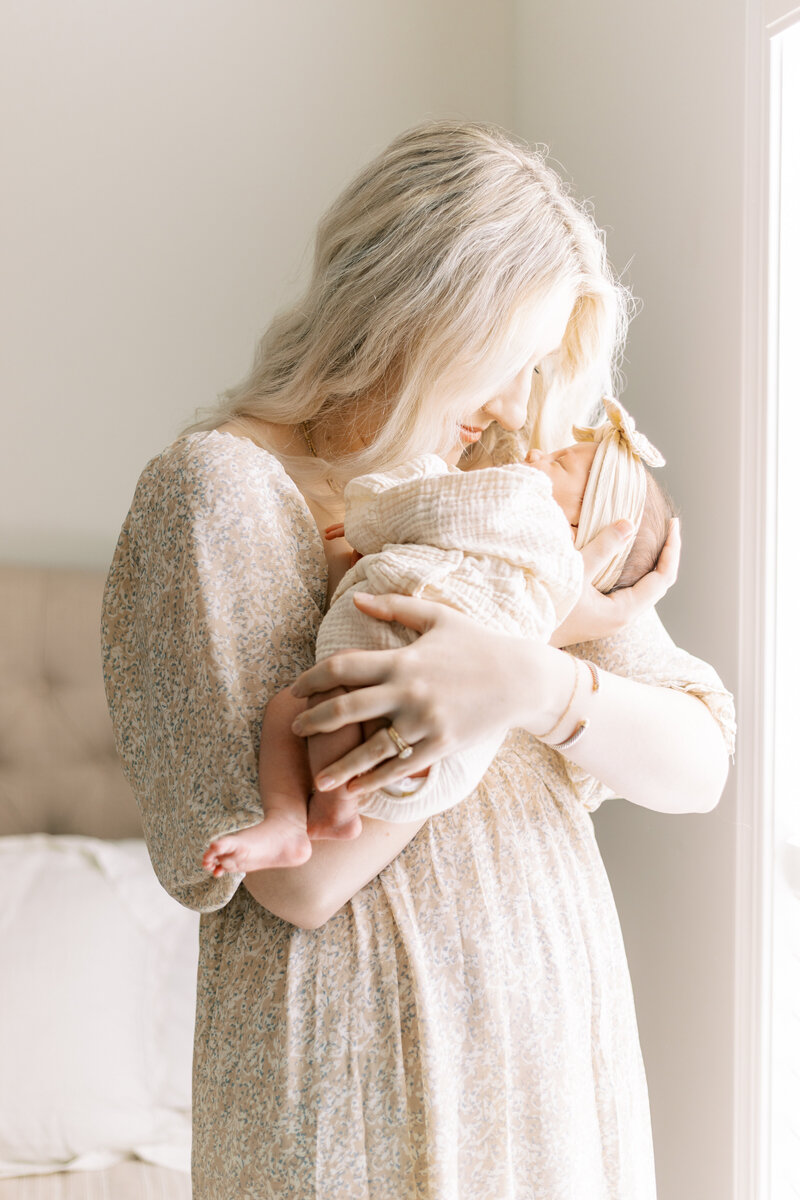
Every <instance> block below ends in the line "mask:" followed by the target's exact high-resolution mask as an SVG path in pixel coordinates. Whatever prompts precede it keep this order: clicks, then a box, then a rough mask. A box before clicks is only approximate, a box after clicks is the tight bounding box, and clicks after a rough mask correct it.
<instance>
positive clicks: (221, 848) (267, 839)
mask: <svg viewBox="0 0 800 1200" xmlns="http://www.w3.org/2000/svg"><path fill="white" fill-rule="evenodd" d="M310 857H311V842H310V841H309V838H308V834H307V832H306V830H305V827H304V826H303V827H301V826H300V825H298V823H297V822H296V821H295V820H293V819H292V817H290V816H287V814H286V813H284V812H281V811H280V810H277V811H273V812H269V813H267V815H266V816H265V817H264V820H263V821H259V823H258V825H251V826H250V827H249V828H248V829H240V830H238V832H236V833H226V834H224V835H223V836H222V837H219V838H217V839H216V840H215V841H213V842H212V843H211V845H210V846H209V847H208V849H207V850H206V852H205V854H204V855H203V866H204V867H205V869H206V871H210V872H211V874H212V875H214V876H217V877H219V876H220V875H224V874H225V873H226V872H227V871H245V872H247V871H262V870H264V869H265V868H267V867H299V866H300V864H301V863H304V862H306V861H307V859H309V858H310Z"/></svg>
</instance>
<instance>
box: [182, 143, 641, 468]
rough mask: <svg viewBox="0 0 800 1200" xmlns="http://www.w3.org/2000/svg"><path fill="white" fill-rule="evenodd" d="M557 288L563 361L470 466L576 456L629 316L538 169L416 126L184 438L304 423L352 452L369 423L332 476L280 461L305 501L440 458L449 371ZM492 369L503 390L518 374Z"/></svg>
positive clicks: (564, 203)
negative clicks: (574, 445)
mask: <svg viewBox="0 0 800 1200" xmlns="http://www.w3.org/2000/svg"><path fill="white" fill-rule="evenodd" d="M564 285H566V286H567V287H570V288H572V289H573V294H574V295H575V304H574V307H573V310H572V314H571V316H570V319H569V322H568V325H567V330H566V334H565V337H564V340H563V342H562V344H561V346H560V347H559V349H558V350H557V351H555V352H554V353H553V354H551V355H548V357H547V358H546V359H544V360H543V361H542V362H541V363H540V364H539V374H537V375H535V376H534V384H533V389H532V394H531V399H530V407H529V417H528V421H527V423H526V425H525V428H524V429H523V430H522V431H521V432H520V433H519V434H516V435H514V436H509V435H503V433H502V432H501V431H499V429H498V427H497V426H496V425H493V426H492V427H491V428H490V430H489V431H487V433H486V434H485V435H484V438H483V439H482V445H481V446H479V447H478V448H476V447H472V448H471V451H470V453H469V454H468V455H467V459H469V458H470V456H471V457H472V458H473V459H474V458H475V457H476V456H477V457H478V458H480V457H486V458H487V459H488V460H489V461H509V460H513V459H516V458H522V457H524V454H525V453H526V451H527V449H528V448H529V447H530V446H531V445H538V446H541V447H542V448H543V449H545V450H547V449H551V448H554V447H555V446H558V445H562V444H564V443H565V441H568V440H570V439H571V433H570V431H571V427H572V425H573V423H587V422H588V421H590V420H592V419H593V418H594V416H595V414H596V410H597V406H598V404H599V400H600V397H601V395H603V394H608V392H609V389H613V386H614V382H615V373H616V370H617V368H618V365H619V362H620V359H621V352H622V347H623V344H624V341H625V335H626V332H627V325H628V319H629V315H630V298H629V295H628V292H627V291H626V289H625V288H623V287H622V286H621V285H620V284H619V282H618V281H617V280H616V279H615V277H614V275H613V274H612V272H611V270H610V267H609V265H608V262H607V257H606V249H605V240H604V236H603V234H602V232H601V231H599V230H598V228H597V227H596V225H595V223H594V221H593V219H592V217H591V216H590V215H589V213H588V212H587V211H586V209H585V208H584V207H582V206H581V205H579V204H578V203H577V202H576V201H575V200H574V199H572V198H571V197H570V195H569V194H568V191H567V188H566V186H565V184H564V183H563V182H562V180H561V179H560V178H559V176H558V175H557V174H556V172H555V171H554V170H553V169H552V168H551V167H550V166H548V164H547V162H546V159H545V154H544V152H543V151H541V150H539V149H534V148H531V147H529V146H528V145H526V144H525V143H524V142H522V141H520V140H518V139H517V138H514V137H512V136H510V135H509V134H507V133H505V132H503V131H502V130H500V129H497V128H494V127H492V126H489V125H483V124H473V123H461V122H455V121H431V122H426V123H425V124H423V125H419V126H417V127H415V128H413V129H410V130H409V131H408V132H406V133H403V134H401V135H400V136H399V137H398V138H396V139H395V140H394V141H393V142H392V143H391V144H390V145H389V146H388V147H387V149H386V150H385V151H384V152H383V153H382V154H381V155H379V156H378V158H376V159H375V160H374V161H373V162H371V163H370V164H369V165H368V166H366V167H365V168H364V170H363V171H362V172H361V173H360V174H359V175H358V176H357V177H356V179H354V180H353V182H352V183H351V184H350V185H349V187H347V188H346V189H345V191H344V192H343V193H342V195H341V196H340V197H339V199H338V200H336V202H335V203H334V204H333V206H332V207H331V208H330V209H329V210H328V212H327V213H326V214H325V216H324V217H323V218H322V221H321V222H320V225H319V228H318V232H317V238H316V245H315V253H314V261H313V268H312V272H311V279H310V282H309V284H308V287H307V290H306V292H305V295H304V296H303V297H302V298H301V299H300V300H299V301H298V302H297V303H296V304H295V305H294V306H293V307H291V308H290V309H288V311H286V312H283V313H282V314H279V315H278V316H276V317H275V319H274V320H273V321H272V323H271V324H270V326H269V328H268V329H267V331H266V333H265V334H264V336H263V338H262V339H261V342H260V344H259V346H258V350H257V353H256V357H255V362H254V364H253V368H252V370H251V372H250V374H249V375H248V376H247V377H246V378H245V379H244V380H243V381H242V382H241V383H239V384H238V385H237V386H236V387H234V388H232V389H231V390H230V391H228V392H226V393H225V394H224V395H223V396H222V397H221V399H220V402H219V404H218V405H217V407H216V408H215V409H213V410H212V411H211V413H210V415H209V416H208V417H207V418H206V419H203V420H198V421H197V422H196V423H195V424H194V425H192V426H191V427H190V428H189V429H188V430H185V431H184V432H185V433H187V432H192V431H195V430H198V429H214V428H216V427H218V426H220V425H222V424H223V423H225V422H228V421H236V422H238V423H240V424H244V425H245V426H247V423H248V422H249V421H252V420H253V419H256V420H261V421H267V422H270V423H273V424H276V425H283V426H298V425H301V424H302V423H303V422H307V429H308V430H309V432H310V433H311V435H312V437H314V441H315V444H316V443H317V442H318V441H324V432H325V430H326V429H327V430H335V431H336V435H337V437H339V436H340V435H341V434H344V435H345V437H343V438H341V440H342V441H347V440H348V438H349V440H350V442H351V443H352V442H357V441H358V439H357V437H355V436H353V437H349V435H350V434H353V435H355V434H357V433H358V431H359V428H361V429H363V427H364V425H363V423H364V418H365V415H367V414H368V417H369V425H370V429H371V433H370V438H369V444H367V445H361V446H358V448H356V449H352V448H351V449H350V450H349V451H348V452H345V453H342V454H341V455H338V456H337V457H335V458H328V459H322V458H319V459H310V458H309V457H303V458H302V459H300V458H297V457H289V456H287V455H280V454H279V455H278V457H279V458H281V459H282V461H283V462H284V465H285V466H286V468H287V470H288V471H289V473H290V474H291V475H292V476H293V477H294V478H295V479H296V480H297V481H298V482H302V483H303V484H304V485H305V486H306V488H311V489H312V490H314V488H315V487H316V486H317V485H318V484H320V483H321V482H322V481H323V480H327V482H328V483H329V484H331V485H333V487H334V489H340V488H341V487H342V486H343V485H344V484H345V483H346V482H347V481H348V480H349V479H352V478H353V477H354V476H356V475H360V474H365V473H367V472H369V471H375V470H386V469H390V468H392V467H393V466H396V465H399V464H400V463H402V462H404V461H407V460H408V459H409V458H410V457H412V456H414V455H416V454H418V453H423V452H430V451H434V452H438V453H446V452H447V451H448V450H449V449H450V448H451V447H452V446H453V445H455V444H456V438H457V432H456V424H457V419H458V408H457V405H458V397H457V396H454V395H452V394H445V393H444V392H443V391H442V389H441V387H440V384H441V381H442V380H443V379H444V378H445V377H446V376H447V372H448V370H451V369H452V367H453V365H454V364H458V365H459V367H460V368H461V369H462V370H463V369H467V370H469V368H470V366H472V365H474V366H475V368H476V370H477V369H479V367H480V364H481V362H482V361H483V360H484V359H486V356H487V355H491V354H492V353H495V354H497V352H498V350H500V352H501V353H502V347H503V345H504V344H505V342H506V340H507V338H508V331H509V329H510V327H511V326H512V324H513V321H514V318H515V315H516V314H517V313H518V312H519V311H520V309H521V307H522V306H523V305H527V306H530V304H531V302H532V301H540V302H541V303H542V305H546V304H547V300H548V296H550V295H552V294H553V292H554V290H555V289H557V288H561V287H562V286H564ZM527 357H529V356H526V360H527ZM503 365H504V368H505V369H506V373H507V374H509V375H510V374H511V373H516V371H518V370H520V369H521V367H522V366H523V365H524V361H523V362H521V363H512V362H506V363H504V364H503ZM499 382H501V381H500V380H498V383H499ZM462 408H463V401H462ZM461 417H462V419H463V411H462V413H461Z"/></svg>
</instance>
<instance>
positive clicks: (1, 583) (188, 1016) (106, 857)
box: [0, 566, 197, 1200]
mask: <svg viewBox="0 0 800 1200" xmlns="http://www.w3.org/2000/svg"><path fill="white" fill-rule="evenodd" d="M102 588H103V575H102V574H101V573H100V572H92V571H78V570H64V569H55V568H52V569H51V568H39V567H24V566H0V680H2V685H1V686H0V870H1V871H2V872H3V878H4V883H5V890H4V903H3V906H2V916H0V952H2V959H0V961H2V963H3V970H2V973H1V974H0V1057H1V1058H2V1062H3V1067H2V1071H1V1072H0V1200H128V1198H130V1200H188V1198H189V1197H190V1194H191V1188H190V1183H189V1175H188V1155H189V1140H190V1132H189V1131H190V1070H191V1028H192V1024H193V1016H194V1012H193V1009H194V978H195V972H196V955H197V916H196V914H194V913H191V912H189V911H188V910H186V909H183V908H181V906H180V905H178V904H176V903H175V901H173V900H172V899H171V898H170V897H168V896H167V895H166V893H164V892H163V890H162V889H161V888H160V887H159V885H158V883H157V882H156V880H155V876H154V875H153V873H152V868H150V866H149V862H148V860H147V856H146V851H145V849H144V843H143V842H142V840H141V827H140V824H139V817H138V812H137V809H136V804H135V802H134V800H133V797H132V795H131V793H130V790H129V788H128V786H127V784H126V782H125V780H124V778H123V775H122V771H121V769H120V766H119V763H118V761H117V757H116V754H115V750H114V744H113V737H112V732H111V725H110V721H109V718H108V714H107V711H106V707H105V697H104V694H103V684H102V675H101V668H100V651H99V613H100V601H101V595H102Z"/></svg>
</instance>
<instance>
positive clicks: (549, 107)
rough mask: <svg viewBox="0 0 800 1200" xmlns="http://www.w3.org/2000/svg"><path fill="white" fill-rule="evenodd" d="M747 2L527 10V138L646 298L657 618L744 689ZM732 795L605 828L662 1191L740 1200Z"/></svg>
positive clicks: (613, 821)
mask: <svg viewBox="0 0 800 1200" xmlns="http://www.w3.org/2000/svg"><path fill="white" fill-rule="evenodd" d="M744 32H745V7H744V2H743V0H734V3H731V2H730V0H702V3H700V4H698V3H697V2H696V0H673V2H672V3H670V4H667V5H660V4H655V3H650V2H646V0H610V2H609V3H606V4H590V3H586V2H583V0H559V3H558V4H542V3H539V2H538V0H517V31H516V37H515V45H516V47H517V59H516V63H515V79H516V86H517V92H516V103H515V121H516V126H517V129H518V131H519V132H520V133H522V134H524V135H525V136H527V137H528V138H530V139H533V140H545V139H547V140H549V142H550V146H551V150H552V153H553V155H554V157H555V158H557V159H559V160H560V161H561V162H563V163H564V164H566V166H567V167H568V169H569V171H570V172H571V174H572V177H573V180H574V186H575V190H576V192H577V193H578V194H579V195H583V196H590V197H592V199H593V201H594V204H595V209H596V216H597V219H598V221H599V222H600V224H601V225H603V226H605V227H606V228H607V229H608V231H609V232H608V245H609V250H610V255H611V259H612V261H613V263H614V264H615V266H616V267H617V269H618V270H620V269H622V268H624V267H625V266H626V264H628V263H630V269H629V271H628V278H629V281H630V283H631V285H632V287H633V289H634V291H635V293H636V295H637V296H639V297H641V299H642V301H643V306H642V310H641V313H640V315H639V316H638V317H637V318H636V320H635V321H634V323H633V325H632V328H631V334H630V339H629V343H628V352H627V359H628V362H627V364H626V375H627V378H628V388H627V391H626V396H627V398H628V400H629V402H630V405H631V408H632V409H633V411H634V412H635V414H636V416H637V419H638V421H639V423H640V425H641V427H642V429H643V430H644V431H645V432H646V433H647V434H648V436H650V437H651V438H652V439H653V441H654V442H655V444H656V445H657V446H659V447H660V448H661V449H662V450H663V452H664V454H665V456H666V458H667V462H668V466H667V468H666V472H665V473H666V480H667V484H668V486H669V487H670V488H671V490H672V491H673V492H674V495H675V497H676V500H677V501H678V503H679V506H680V508H681V510H682V515H683V535H684V552H683V558H682V568H681V577H680V580H679V583H678V584H677V586H676V587H675V589H674V590H673V592H672V593H671V594H670V595H669V596H668V597H667V599H666V600H665V601H664V603H663V604H662V605H661V608H660V611H661V613H662V616H663V618H664V619H665V621H666V624H667V626H668V628H669V629H670V631H671V633H672V634H673V636H674V637H675V639H676V640H677V641H679V642H680V643H681V644H683V645H685V646H686V647H687V648H689V649H691V650H693V651H694V652H695V653H697V654H700V655H701V656H702V657H704V658H707V659H709V660H710V661H712V662H713V663H714V664H715V665H716V666H717V667H718V669H719V670H720V672H721V673H722V675H723V677H724V678H725V680H726V681H727V682H728V683H729V684H731V683H733V681H734V680H735V671H736V659H735V651H736V644H737V621H738V603H737V601H738V596H737V593H738V578H737V572H738V550H739V545H738V538H739V521H738V500H739V471H740V467H739V450H740V446H739V405H740V393H741V388H740V365H741V344H742V328H741V320H742V316H741V314H742V310H743V296H742V274H743V257H742V227H743V212H742V189H743V182H744V164H743V143H744V62H745V56H744ZM734 816H735V798H734V792H733V787H732V786H730V787H729V791H728V793H727V795H726V797H725V799H724V800H723V802H722V804H721V805H720V806H719V807H718V808H717V809H716V810H715V811H714V812H713V813H712V814H710V815H708V816H696V815H691V816H682V817H669V816H663V815H660V814H656V813H652V812H649V811H646V810H643V809H640V808H636V807H635V806H633V805H629V804H626V803H625V802H623V801H614V802H612V803H611V804H608V805H606V806H605V807H604V808H603V809H601V810H600V812H599V813H598V816H597V818H596V828H597V833H598V841H599V842H600V845H601V849H602V851H603V856H604V859H605V862H606V866H607V868H608V872H609V876H610V878H611V882H612V886H613V889H614V893H615V896H616V898H617V902H618V907H619V910H620V915H621V920H622V925H623V931H624V935H625V941H626V945H627V948H628V954H629V961H630V966H631V974H632V977H633V982H634V990H635V994H636V1004H637V1011H638V1015H639V1025H640V1032H641V1040H642V1046H643V1051H644V1055H645V1062H646V1066H647V1072H648V1080H649V1086H650V1095H651V1105H652V1113H653V1124H654V1136H655V1142H656V1156H657V1167H658V1180H659V1200H711V1198H713V1200H723V1198H727V1197H730V1196H731V1195H732V1179H731V1170H732V1119H733V1099H732V1095H731V1089H732V1082H733V1076H732V1069H733V1061H732V1059H733V1020H734V1008H733V1005H734V991H733V968H734V960H733V939H734V884H735V860H734V849H735V844H734V835H735V823H734Z"/></svg>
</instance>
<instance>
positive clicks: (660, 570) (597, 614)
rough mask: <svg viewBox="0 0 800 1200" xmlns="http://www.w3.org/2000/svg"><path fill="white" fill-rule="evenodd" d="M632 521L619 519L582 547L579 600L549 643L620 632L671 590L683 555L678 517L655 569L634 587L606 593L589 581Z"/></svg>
mask: <svg viewBox="0 0 800 1200" xmlns="http://www.w3.org/2000/svg"><path fill="white" fill-rule="evenodd" d="M627 525H629V522H627V521H626V522H622V521H620V522H618V524H617V525H616V526H615V525H607V526H606V528H605V529H601V530H600V532H599V533H598V535H597V537H596V538H593V539H592V541H591V542H589V543H588V544H587V545H586V546H584V548H583V549H582V550H581V554H582V555H583V565H584V581H585V582H584V586H583V592H582V593H581V596H580V599H579V600H578V603H577V604H576V605H575V606H574V608H572V609H571V610H570V612H569V613H568V614H567V616H566V618H565V619H564V620H563V621H562V622H561V624H560V625H559V626H558V628H557V629H556V630H555V632H554V633H553V636H552V637H551V638H550V645H551V646H557V647H559V648H561V647H563V646H574V645H576V644H577V643H578V642H593V641H595V640H596V639H597V638H603V637H608V636H609V634H612V633H618V632H619V630H620V629H622V628H623V626H625V625H627V624H628V622H629V621H632V620H633V619H634V618H635V617H638V616H639V615H640V614H641V613H643V612H644V611H645V610H646V609H648V608H652V607H653V605H654V604H657V603H658V601H659V600H661V599H662V597H663V596H665V595H666V593H667V592H668V591H669V589H670V588H671V587H672V585H673V583H674V582H675V580H676V579H677V578H678V563H679V561H680V556H681V530H680V522H679V521H678V519H677V517H675V518H673V520H672V521H671V522H670V531H669V536H668V537H667V540H666V542H665V543H664V549H663V550H662V551H661V554H660V556H659V559H658V562H657V563H656V565H655V567H654V569H653V570H652V571H651V572H650V573H649V574H648V575H643V576H642V578H641V579H640V580H639V581H638V583H635V584H633V586H632V587H626V588H620V590H619V591H618V592H611V593H610V594H609V595H605V594H604V593H603V592H598V590H597V588H595V587H592V585H591V583H589V582H588V581H589V580H591V579H595V578H596V577H597V573H598V571H600V570H601V568H602V567H604V566H606V564H607V563H609V562H611V559H612V558H613V557H614V555H615V554H616V553H617V552H618V550H619V548H620V544H621V541H624V540H625V534H624V532H623V531H622V529H621V528H620V527H621V526H627Z"/></svg>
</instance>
